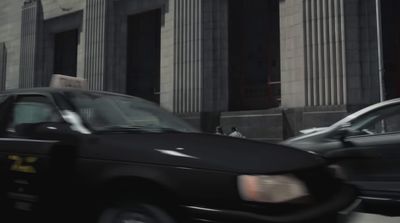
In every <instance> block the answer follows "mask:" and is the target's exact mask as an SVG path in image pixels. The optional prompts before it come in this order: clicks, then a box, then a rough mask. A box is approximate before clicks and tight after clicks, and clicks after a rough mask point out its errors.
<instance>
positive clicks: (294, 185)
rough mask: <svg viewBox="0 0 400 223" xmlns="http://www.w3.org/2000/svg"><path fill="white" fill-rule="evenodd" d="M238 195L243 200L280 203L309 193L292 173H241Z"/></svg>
mask: <svg viewBox="0 0 400 223" xmlns="http://www.w3.org/2000/svg"><path fill="white" fill-rule="evenodd" d="M238 189H239V195H240V197H241V198H242V199H243V200H245V201H252V202H265V203H282V202H287V201H291V200H295V199H298V198H302V197H306V196H308V195H309V192H308V190H307V187H306V185H305V184H304V183H303V182H302V181H300V180H299V179H298V178H296V177H295V176H293V175H242V176H239V177H238Z"/></svg>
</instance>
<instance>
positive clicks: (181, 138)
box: [82, 133, 324, 174]
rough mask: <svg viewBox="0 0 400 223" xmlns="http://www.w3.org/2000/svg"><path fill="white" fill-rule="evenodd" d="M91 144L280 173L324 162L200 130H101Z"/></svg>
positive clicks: (125, 155) (119, 156)
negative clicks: (124, 131)
mask: <svg viewBox="0 0 400 223" xmlns="http://www.w3.org/2000/svg"><path fill="white" fill-rule="evenodd" d="M93 146H95V147H96V148H95V149H94V150H95V151H96V154H95V156H98V158H100V159H111V160H119V161H127V162H139V163H149V164H157V165H168V166H177V167H186V168H197V169H207V170H216V171H227V172H237V173H246V174H265V173H270V174H272V173H284V172H290V171H293V170H299V169H306V168H312V167H316V166H320V165H323V164H324V160H323V159H322V158H320V157H318V156H315V155H313V154H310V153H308V152H304V151H300V150H298V149H293V148H290V147H287V146H284V145H276V144H269V143H262V142H257V141H251V140H246V139H239V138H233V137H228V136H218V135H212V134H200V133H140V134H125V133H124V134H122V133H121V134H106V135H104V134H102V135H101V136H99V137H98V142H97V143H96V145H93ZM92 151H93V150H92ZM82 152H84V153H85V152H86V153H88V152H90V149H88V150H84V151H82ZM82 155H85V154H82ZM87 155H88V156H89V154H87ZM90 156H91V157H93V154H90Z"/></svg>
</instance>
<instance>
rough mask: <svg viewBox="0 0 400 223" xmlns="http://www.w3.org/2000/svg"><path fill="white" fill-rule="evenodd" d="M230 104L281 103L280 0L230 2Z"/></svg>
mask: <svg viewBox="0 0 400 223" xmlns="http://www.w3.org/2000/svg"><path fill="white" fill-rule="evenodd" d="M229 99H230V100H229V107H230V110H252V109H265V108H271V107H277V106H279V104H280V37H279V0H268V1H265V0H251V1H246V0H230V1H229Z"/></svg>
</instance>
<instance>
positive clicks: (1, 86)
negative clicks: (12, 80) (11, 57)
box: [0, 43, 7, 91]
mask: <svg viewBox="0 0 400 223" xmlns="http://www.w3.org/2000/svg"><path fill="white" fill-rule="evenodd" d="M6 70H7V49H6V44H5V43H0V91H4V90H5V89H6Z"/></svg>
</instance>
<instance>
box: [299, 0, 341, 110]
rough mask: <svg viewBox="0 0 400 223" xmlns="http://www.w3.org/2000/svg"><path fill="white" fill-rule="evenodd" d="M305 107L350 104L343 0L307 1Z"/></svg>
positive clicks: (305, 4) (305, 7) (305, 10)
mask: <svg viewBox="0 0 400 223" xmlns="http://www.w3.org/2000/svg"><path fill="white" fill-rule="evenodd" d="M304 12H305V14H304V17H303V18H304V24H305V30H304V31H305V32H304V37H305V39H304V44H305V49H306V50H305V79H306V82H305V88H306V89H305V92H306V106H327V105H343V104H346V102H347V88H346V84H347V83H346V80H347V79H346V77H347V76H346V75H347V69H346V53H345V43H346V42H345V26H344V3H343V0H305V1H304Z"/></svg>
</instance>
